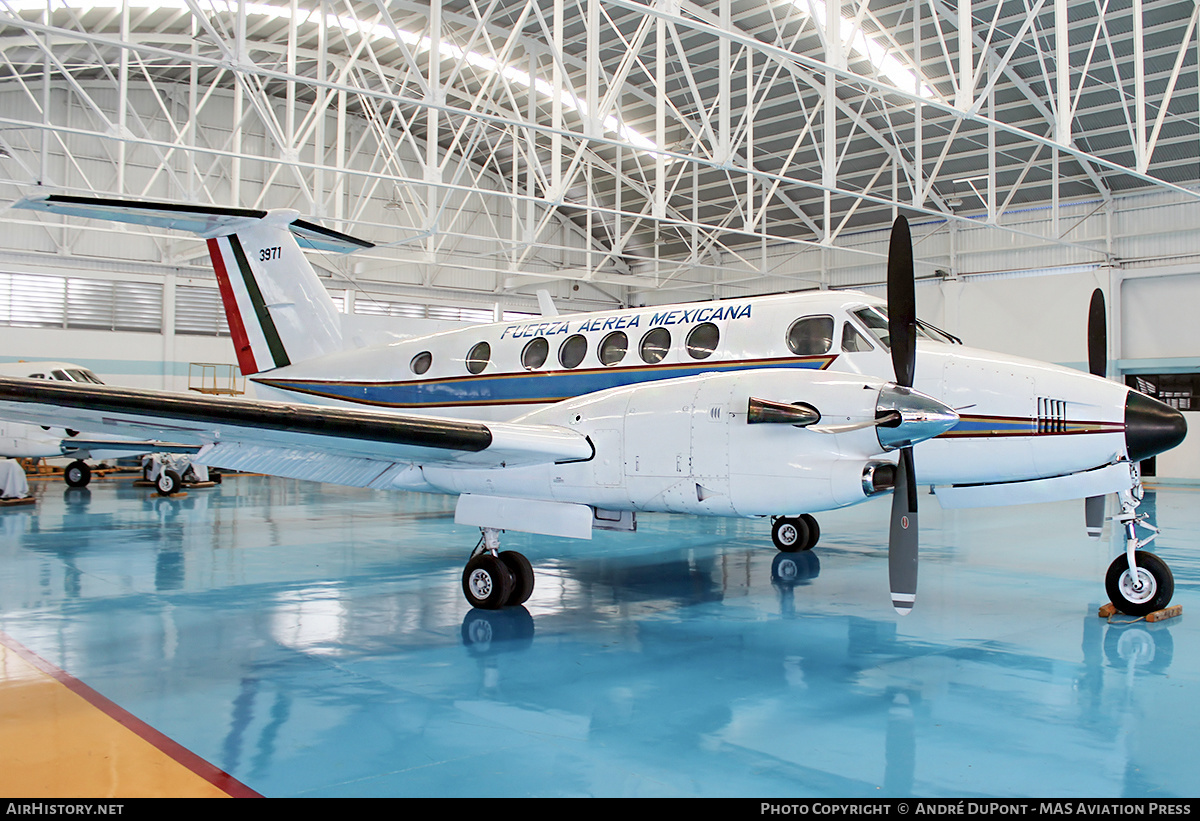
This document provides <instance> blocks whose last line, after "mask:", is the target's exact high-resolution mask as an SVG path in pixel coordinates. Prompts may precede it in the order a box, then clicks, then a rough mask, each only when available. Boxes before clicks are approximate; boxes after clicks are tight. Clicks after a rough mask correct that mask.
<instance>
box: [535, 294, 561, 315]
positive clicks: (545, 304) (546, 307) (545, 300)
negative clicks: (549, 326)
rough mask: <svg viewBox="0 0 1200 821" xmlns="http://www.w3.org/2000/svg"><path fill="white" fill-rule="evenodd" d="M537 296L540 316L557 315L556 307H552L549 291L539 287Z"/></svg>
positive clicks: (552, 301)
mask: <svg viewBox="0 0 1200 821" xmlns="http://www.w3.org/2000/svg"><path fill="white" fill-rule="evenodd" d="M537 298H538V310H539V311H541V312H542V316H558V308H555V307H554V300H553V299H551V298H550V292H549V291H547V290H546V289H545V288H539V289H538V292H537Z"/></svg>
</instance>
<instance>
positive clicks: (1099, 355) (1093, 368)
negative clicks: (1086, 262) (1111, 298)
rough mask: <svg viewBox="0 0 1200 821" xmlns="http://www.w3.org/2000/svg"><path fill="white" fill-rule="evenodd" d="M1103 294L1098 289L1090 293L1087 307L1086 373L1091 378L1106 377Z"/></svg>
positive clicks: (1106, 335)
mask: <svg viewBox="0 0 1200 821" xmlns="http://www.w3.org/2000/svg"><path fill="white" fill-rule="evenodd" d="M1105 314H1106V311H1105V307H1104V292H1103V291H1101V290H1100V289H1099V288H1097V289H1096V290H1094V291H1092V304H1091V305H1089V306H1088V329H1087V334H1088V338H1087V345H1088V373H1090V374H1091V375H1092V376H1099V377H1102V378H1103V377H1105V376H1108V321H1107V318H1106V316H1105Z"/></svg>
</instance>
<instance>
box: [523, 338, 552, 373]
mask: <svg viewBox="0 0 1200 821" xmlns="http://www.w3.org/2000/svg"><path fill="white" fill-rule="evenodd" d="M549 355H550V343H549V342H547V341H546V337H544V336H539V337H538V338H537V339H531V340H529V341H528V342H526V343H525V347H524V348H523V349H522V350H521V365H522V366H523V367H524V368H525V370H527V371H534V370H537V369H538V368H540V367H542V365H545V364H546V357H547V356H549Z"/></svg>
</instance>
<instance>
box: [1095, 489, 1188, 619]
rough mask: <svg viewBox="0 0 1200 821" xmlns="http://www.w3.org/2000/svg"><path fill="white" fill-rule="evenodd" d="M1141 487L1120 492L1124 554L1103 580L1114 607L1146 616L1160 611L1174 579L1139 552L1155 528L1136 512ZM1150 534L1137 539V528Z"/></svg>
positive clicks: (1162, 566)
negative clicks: (1139, 527) (1141, 528)
mask: <svg viewBox="0 0 1200 821" xmlns="http://www.w3.org/2000/svg"><path fill="white" fill-rule="evenodd" d="M1141 490H1142V486H1141V484H1140V483H1139V484H1138V485H1137V486H1136V487H1135V488H1134V489H1133V490H1127V491H1123V492H1122V493H1121V494H1120V496H1119V498H1120V502H1121V512H1120V513H1119V514H1117V516H1116V517H1114V518H1115V520H1116V521H1117V522H1119V523H1120V524H1121V525H1122V526H1123V527H1124V528H1125V552H1124V553H1123V554H1122V555H1120V556H1118V557H1117V558H1116V559H1114V560H1113V563H1112V564H1111V565H1109V567H1108V573H1107V574H1106V575H1105V577H1104V589H1105V592H1107V593H1108V598H1109V601H1111V602H1112V603H1113V606H1114V607H1116V608H1117V609H1118V610H1120V611H1121V612H1122V613H1124V614H1126V615H1127V616H1146V615H1149V614H1150V613H1153V612H1155V611H1156V610H1162V609H1163V608H1165V607H1166V606H1167V605H1168V604H1169V603H1170V601H1171V596H1173V595H1174V594H1175V578H1174V576H1172V575H1171V568H1169V567H1167V563H1166V562H1164V561H1163V560H1162V559H1160V558H1158V556H1155V555H1154V554H1153V553H1149V552H1147V551H1145V550H1142V548H1143V547H1145V546H1146V545H1148V544H1150V542H1152V541H1154V537H1156V536H1157V535H1158V528H1156V527H1154V526H1153V525H1151V524H1149V523H1148V522H1147V521H1146V518H1147V515H1146V514H1144V513H1143V514H1141V515H1140V516H1139V515H1138V513H1137V506H1138V504H1139V503H1140V502H1141V496H1142V494H1141ZM1139 525H1140V526H1141V527H1143V528H1144V529H1146V530H1148V531H1150V534H1149V535H1148V536H1146V538H1144V539H1141V538H1138V535H1137V528H1138V526H1139Z"/></svg>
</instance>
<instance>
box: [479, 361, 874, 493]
mask: <svg viewBox="0 0 1200 821" xmlns="http://www.w3.org/2000/svg"><path fill="white" fill-rule="evenodd" d="M885 384H886V383H884V382H883V381H882V380H877V379H873V378H870V377H862V376H858V375H853V374H837V373H828V372H823V371H810V370H801V369H796V370H783V369H778V370H757V371H739V372H733V373H710V374H703V375H700V376H695V377H688V378H683V379H673V380H662V381H657V382H650V383H645V384H641V385H631V386H628V387H625V388H617V389H613V390H609V391H604V392H601V393H597V394H592V395H588V396H585V397H580V398H578V399H573V400H566V401H564V402H562V403H560V404H558V405H555V406H552V407H549V408H544V409H541V410H538V411H535V412H533V413H530V414H528V415H526V416H525V417H523V420H524V421H528V422H531V423H533V422H536V423H540V424H554V425H562V426H564V427H568V428H571V429H574V430H578V431H580V432H581V433H584V434H585V435H587V436H588V438H589V440H590V441H591V442H592V445H593V446H594V448H595V457H594V458H593V459H591V460H588V461H583V462H578V463H573V464H563V465H554V466H552V467H549V468H547V469H546V474H547V478H546V479H545V480H541V481H539V480H537V479H534V476H535V475H536V473H537V472H536V471H531V472H530V473H529V479H528V480H527V481H523V482H521V483H520V484H519V486H518V487H517V488H516V489H517V490H518V491H519V493H520V494H521V495H525V494H529V495H531V496H533V495H536V496H538V497H541V498H545V497H546V496H545V495H544V494H547V495H548V496H549V498H552V499H554V500H556V501H563V502H584V503H587V504H592V505H594V506H599V507H605V508H610V509H613V510H642V511H663V512H677V513H693V514H700V515H710V516H760V515H771V514H778V513H781V512H785V511H805V510H822V509H827V508H831V507H842V506H844V505H850V504H855V503H857V502H861V501H863V500H864V499H865V498H868V497H869V496H871V495H875V494H877V493H881V492H883V491H885V490H887V489H889V488H890V487H891V482H892V479H891V473H890V470H891V469H892V468H891V467H890V463H888V462H887V461H886V459H880V458H879V457H880V456H881V455H882V453H883V449H882V448H881V446H880V444H879V441H878V438H877V435H876V431H875V428H874V427H873V423H874V421H875V418H876V412H877V403H878V397H879V394H880V391H881V389H882V388H883V387H884V385H885ZM755 397H767V398H770V399H771V400H772V401H775V402H787V403H797V405H799V404H800V403H802V404H803V406H804V408H810V409H813V410H815V411H816V414H815V415H814V414H812V413H809V412H808V411H807V410H805V411H802V412H800V413H799V414H798V415H797V416H796V419H798V420H800V421H801V422H807V423H808V424H807V425H803V424H801V425H797V424H795V423H794V422H795V420H793V419H792V418H791V417H790V416H786V415H785V416H784V417H782V418H780V419H779V420H778V421H779V422H785V424H762V421H763V420H762V419H761V414H759V415H758V417H757V418H754V419H752V418H751V417H753V416H755V414H753V413H752V410H751V409H752V402H751V400H752V399H753V398H755ZM826 423H828V424H829V426H830V427H829V428H828V429H825V428H822V427H821V426H822V425H825V424H826ZM810 428H811V429H810ZM463 478H464V479H465V477H463ZM498 479H499V477H498V476H495V474H494V472H493V474H492V476H491V477H490V480H489V481H492V484H491V485H490V487H489V486H483V485H480V486H478V487H476V485H479V482H477V481H467V482H461V483H457V484H458V485H459V487H458V489H459V490H464V491H466V490H473V491H474V492H499V484H500V483H499V481H496V480H498ZM543 482H544V483H543Z"/></svg>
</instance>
